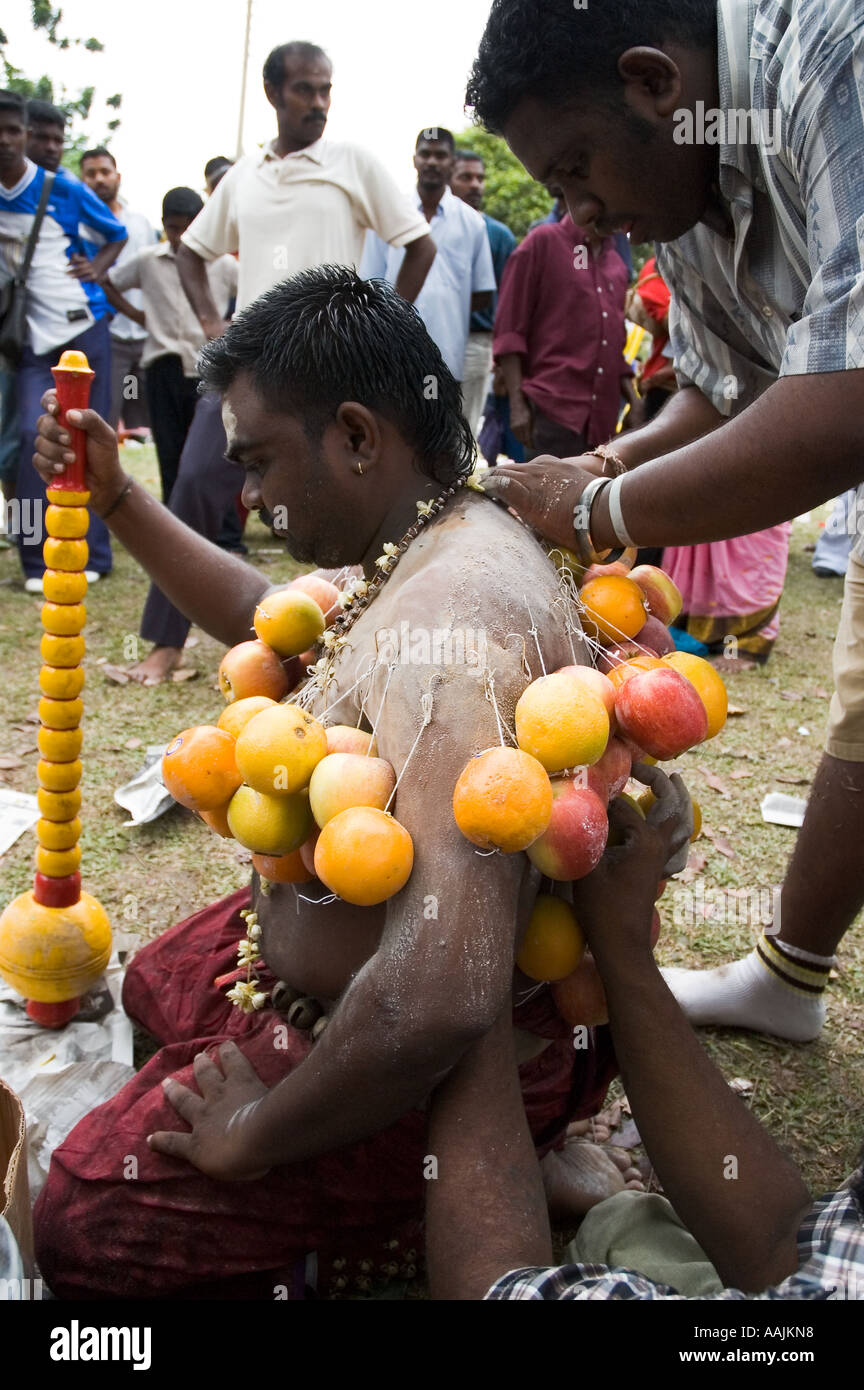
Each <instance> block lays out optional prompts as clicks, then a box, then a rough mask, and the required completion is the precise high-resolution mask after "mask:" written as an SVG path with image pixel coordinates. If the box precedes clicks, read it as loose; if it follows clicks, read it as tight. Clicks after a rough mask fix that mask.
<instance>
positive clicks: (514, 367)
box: [498, 352, 522, 401]
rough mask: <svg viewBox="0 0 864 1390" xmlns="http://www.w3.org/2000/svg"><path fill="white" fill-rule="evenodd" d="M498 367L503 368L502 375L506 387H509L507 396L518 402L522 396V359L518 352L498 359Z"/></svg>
mask: <svg viewBox="0 0 864 1390" xmlns="http://www.w3.org/2000/svg"><path fill="white" fill-rule="evenodd" d="M498 366H499V367H500V368H501V375H502V376H503V378H504V385H505V386H506V387H507V395H508V396H509V398H510V400H511V401H512V400H514V399H515V400H518V399H520V398H521V396H522V358H521V356H520V354H519V353H518V352H506V353H505V354H504V356H503V357H499V358H498Z"/></svg>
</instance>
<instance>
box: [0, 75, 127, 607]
mask: <svg viewBox="0 0 864 1390" xmlns="http://www.w3.org/2000/svg"><path fill="white" fill-rule="evenodd" d="M26 140H27V124H26V115H25V106H24V102H23V100H22V98H21V97H20V96H18V94H17V93H15V92H2V93H0V284H5V283H7V282H8V281H9V280H11V279H12V277H13V275H14V273H15V270H16V268H17V267H18V266H19V265H20V264H21V261H22V259H23V256H24V251H25V247H26V245H27V238H28V236H29V233H30V229H31V227H32V225H33V219H34V217H35V214H36V209H37V208H38V206H39V199H40V195H41V193H42V185H43V182H44V179H45V170H44V169H41V168H39V166H38V165H36V164H34V163H33V161H32V160H30V159H28V158H27V156H26V154H25V153H24V151H25V147H26ZM79 223H84V225H85V226H87V227H91V228H93V230H94V231H96V232H98V233H100V235H101V236H103V237H104V239H105V245H104V246H103V247H102V248H101V249H100V250H99V252H98V253H97V255H96V256H94V257H93V259H92V260H88V259H86V257H85V248H84V243H83V241H82V239H81V237H80V235H79V230H78V227H79ZM125 240H126V228H125V227H124V226H123V224H122V223H120V222H118V221H117V219H116V217H113V216H112V215H111V213H110V212H109V211H108V209H107V208H106V207H105V205H104V204H103V203H101V202H100V201H99V199H98V198H96V197H95V196H94V195H93V194H92V193H91V192H90V190H89V189H88V188H85V186H84V184H82V183H81V182H80V181H79V180H78V179H76V178H75V177H74V176H73V175H72V174H69V173H67V172H66V170H65V169H58V170H57V172H56V174H55V176H54V186H53V188H52V189H51V193H50V196H49V198H48V205H47V207H46V209H45V216H44V220H43V222H42V226H41V228H40V231H39V237H38V239H37V242H36V247H35V250H34V253H33V260H32V263H31V266H30V273H29V275H28V277H27V341H26V342H25V344H24V350H23V353H22V356H21V361H20V363H19V366H18V372H17V391H18V417H19V420H20V425H21V453H20V457H19V460H18V478H17V498H18V504H19V507H21V508H22V509H27V508H29V515H30V516H31V517H34V516H35V515H36V513H37V512H38V509H39V507H40V506H42V505H44V502H45V488H44V485H43V483H42V481H41V479H40V477H39V475H38V473H37V472H36V470H35V468H34V467H33V463H32V459H31V456H32V453H33V437H34V435H35V433H36V421H37V420H38V418H39V415H40V414H41V410H42V407H41V398H42V395H43V393H44V392H45V391H46V390H47V389H48V388H49V387H50V386H52V385H53V381H52V377H51V368H52V366H55V365H56V363H57V359H58V357H59V355H60V353H61V352H62V351H63V350H64V349H67V348H73V349H75V350H77V351H78V352H84V353H86V355H87V359H88V361H89V363H90V366H91V368H92V369H93V371H94V372H95V373H96V375H95V377H94V379H93V391H92V396H91V404H92V406H93V408H94V410H97V411H99V413H100V414H107V412H108V410H109V409H110V393H111V342H110V337H109V333H108V323H109V318H108V315H109V309H108V301H107V300H106V298H105V295H104V294H103V292H102V290H101V289H100V287H99V285H98V284H97V280H98V278H99V276H100V275H103V274H104V273H105V271H106V270H107V269H108V267H109V266H111V265H112V264H113V263H114V261H115V260H116V259H117V256H118V255H119V253H120V250H121V248H122V246H123V244H124V242H125ZM73 256H75V257H76V260H77V258H79V257H85V259H84V260H83V261H81V263H75V264H73V262H72V257H73ZM24 532H26V534H23V533H24ZM34 535H35V536H36V537H37V538H35V539H34ZM42 539H43V538H42V536H41V527H38V528H37V527H35V526H32V525H31V526H29V527H27V528H22V534H21V535H19V537H18V547H19V552H20V555H21V564H22V567H23V569H24V576H25V588H26V589H27V591H28V592H30V593H38V592H41V589H42V574H43V571H44V568H45V566H44V563H43V560H42ZM87 540H88V543H89V546H90V564H91V565H92V566H93V568H92V570H88V577H89V578H90V582H91V583H93V582H94V581H95V579H96V578H98V577H99V575H102V574H108V572H109V571H110V569H111V546H110V543H109V539H108V531H107V529H106V527H105V525H104V523H103V522H101V521H100V520H99V518H98V517H95V516H92V515H91V519H90V529H89V531H88V534H87Z"/></svg>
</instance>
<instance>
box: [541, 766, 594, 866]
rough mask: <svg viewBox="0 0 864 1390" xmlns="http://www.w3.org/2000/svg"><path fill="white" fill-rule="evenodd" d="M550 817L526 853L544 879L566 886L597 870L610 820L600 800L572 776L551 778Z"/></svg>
mask: <svg viewBox="0 0 864 1390" xmlns="http://www.w3.org/2000/svg"><path fill="white" fill-rule="evenodd" d="M552 798H553V800H552V817H551V819H550V821H549V825H548V826H547V828H546V829H545V830H544V832H543V834H542V835H541V836H540V838H539V840H535V841H534V843H533V845H530V846H529V848H528V850H527V854H528V858H529V859H530V860H531V863H532V864H533V865H534V866H535V868H537V869H539V870H540V872H541V874H544V875H545V876H546V878H551V879H554V880H555V881H556V882H557V883H567V882H570V881H572V880H573V879H577V878H584V877H585V875H586V874H590V872H591V870H592V869H594V868H596V866H597V865H598V864H599V862H600V860H601V858H602V857H603V851H604V849H605V848H606V836H607V834H608V832H609V820H608V817H607V815H606V806H605V804H604V802H603V800H602V798H601V797H599V796H598V795H597V793H596V792H595V791H592V790H591V788H590V787H585V786H582V785H581V783H580V782H579V780H578V779H577V780H574V779H573V778H571V777H553V779H552Z"/></svg>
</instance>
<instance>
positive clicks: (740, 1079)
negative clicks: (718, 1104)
mask: <svg viewBox="0 0 864 1390" xmlns="http://www.w3.org/2000/svg"><path fill="white" fill-rule="evenodd" d="M729 1085H730V1086H731V1088H732V1090H733V1091H737V1092H738V1094H739V1096H746V1095H747V1094H748V1093H749V1092H750V1091H752V1090H753V1082H752V1081H748V1080H747V1078H746V1077H744V1076H735V1077H733V1078H732V1080H731V1081H730V1082H729Z"/></svg>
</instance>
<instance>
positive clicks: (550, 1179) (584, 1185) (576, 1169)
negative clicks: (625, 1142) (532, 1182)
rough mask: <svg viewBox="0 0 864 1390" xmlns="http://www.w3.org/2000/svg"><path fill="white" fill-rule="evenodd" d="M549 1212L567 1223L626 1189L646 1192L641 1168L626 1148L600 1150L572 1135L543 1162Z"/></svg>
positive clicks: (556, 1218)
mask: <svg viewBox="0 0 864 1390" xmlns="http://www.w3.org/2000/svg"><path fill="white" fill-rule="evenodd" d="M540 1171H541V1172H542V1174H543V1185H544V1187H545V1189H546V1201H547V1203H548V1205H549V1215H550V1217H551V1218H552V1220H553V1221H557V1222H562V1223H564V1222H566V1221H569V1220H573V1219H575V1218H578V1217H580V1216H584V1215H585V1213H586V1212H587V1211H590V1210H591V1208H592V1207H594V1206H596V1205H597V1203H598V1202H602V1201H604V1200H605V1198H607V1197H614V1196H615V1194H616V1193H617V1192H623V1191H624V1190H625V1189H626V1188H632V1189H633V1190H635V1191H644V1183H643V1182H642V1178H641V1175H640V1173H639V1169H638V1168H635V1167H633V1165H632V1163H631V1161H630V1156H629V1154H628V1153H627V1152H626V1150H625V1149H616V1148H612V1147H610V1148H608V1149H601V1148H599V1147H598V1146H597V1145H596V1144H591V1143H589V1142H588V1141H587V1140H586V1139H580V1138H579V1137H578V1136H577V1135H575V1134H569V1133H568V1136H567V1138H566V1140H565V1142H564V1147H563V1148H562V1149H556V1150H553V1151H552V1153H548V1154H547V1155H546V1157H545V1158H544V1159H543V1162H542V1163H541V1164H540Z"/></svg>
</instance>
